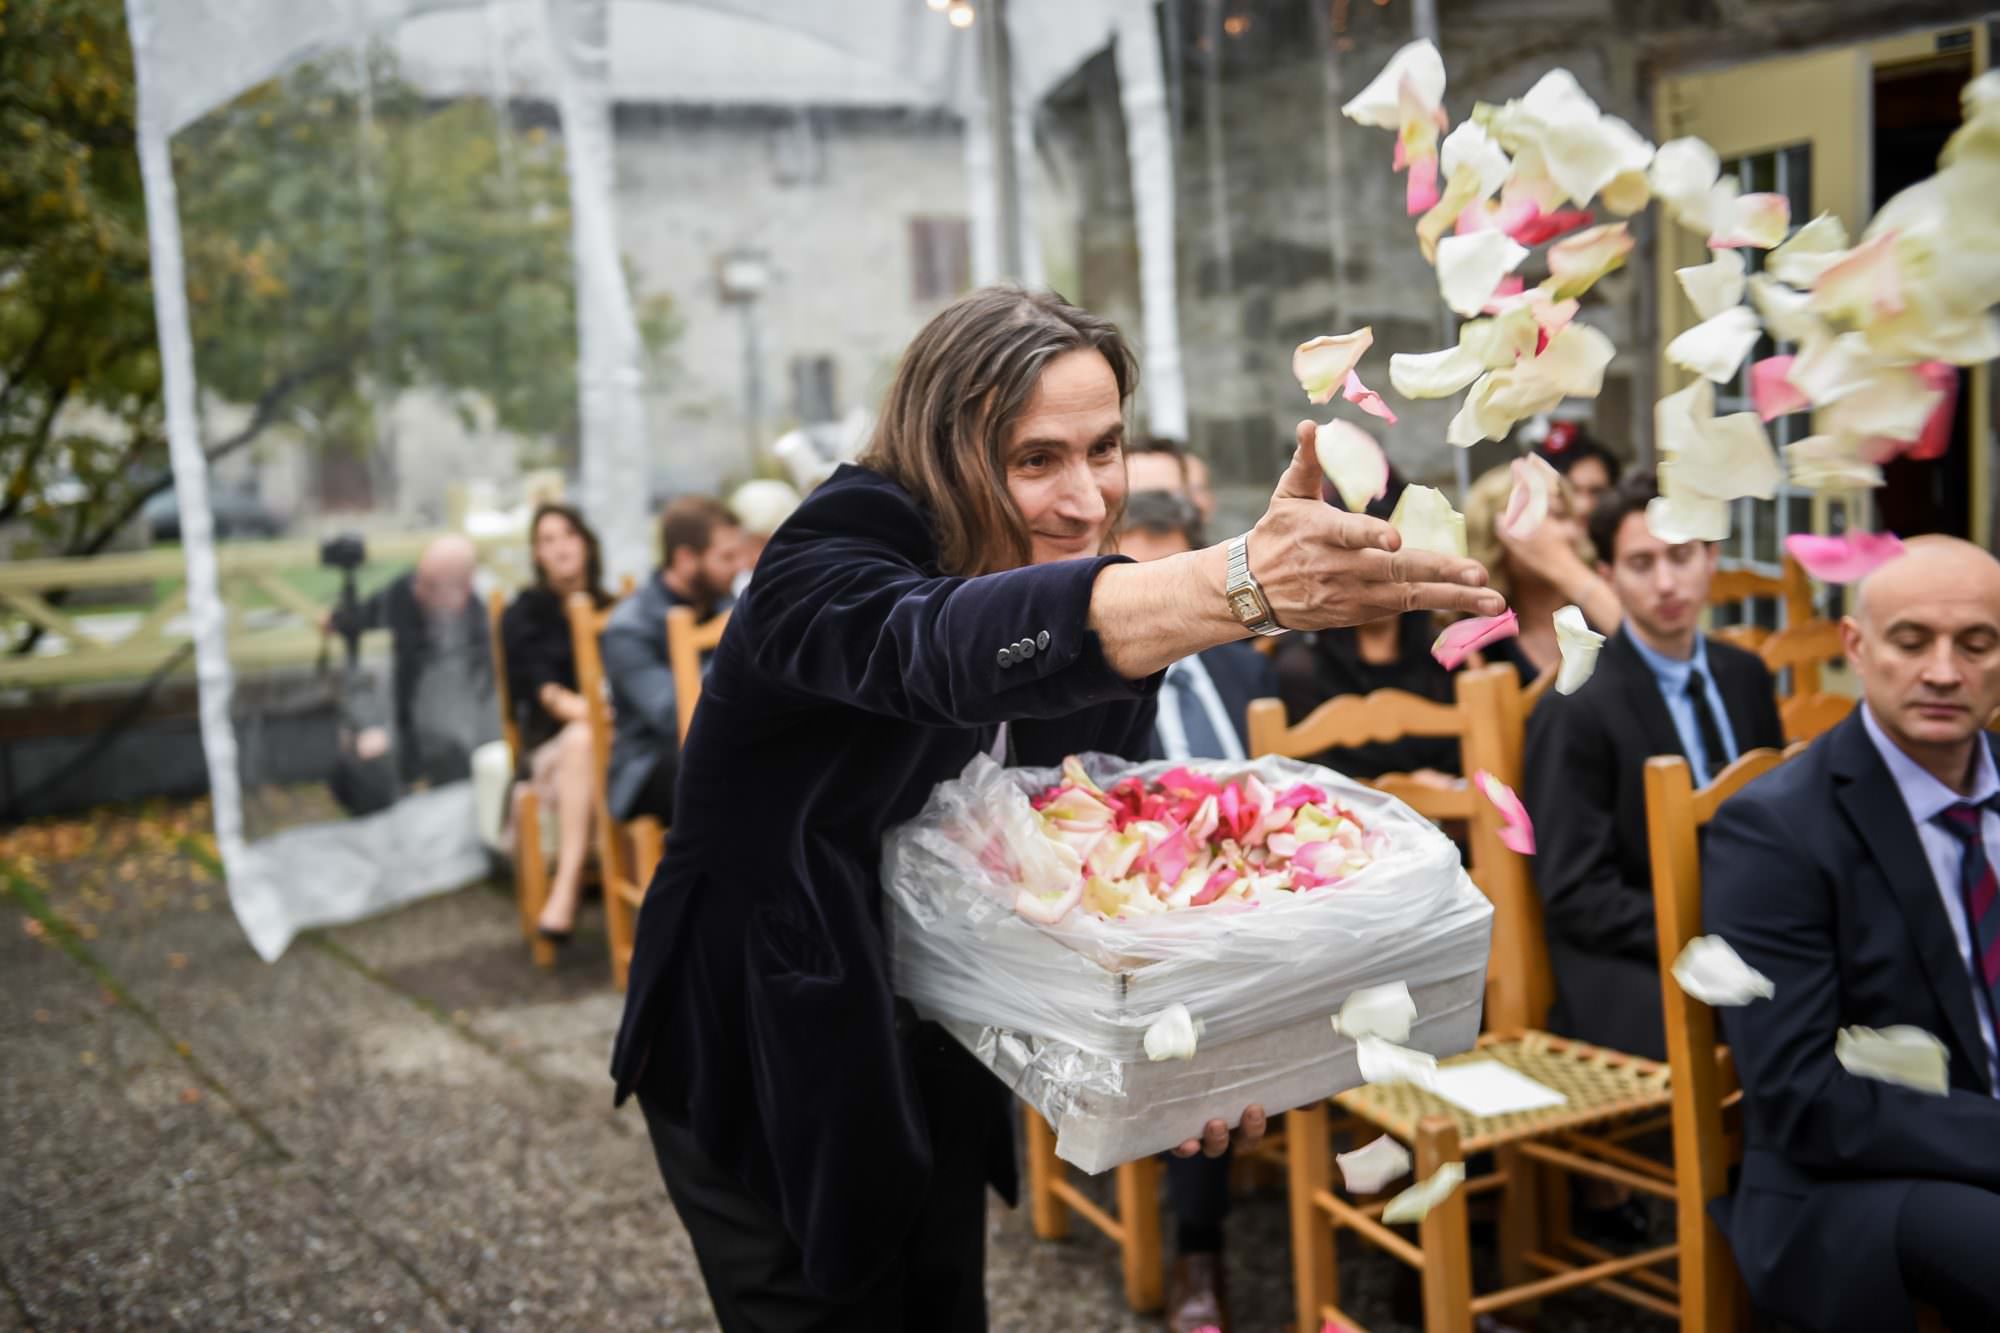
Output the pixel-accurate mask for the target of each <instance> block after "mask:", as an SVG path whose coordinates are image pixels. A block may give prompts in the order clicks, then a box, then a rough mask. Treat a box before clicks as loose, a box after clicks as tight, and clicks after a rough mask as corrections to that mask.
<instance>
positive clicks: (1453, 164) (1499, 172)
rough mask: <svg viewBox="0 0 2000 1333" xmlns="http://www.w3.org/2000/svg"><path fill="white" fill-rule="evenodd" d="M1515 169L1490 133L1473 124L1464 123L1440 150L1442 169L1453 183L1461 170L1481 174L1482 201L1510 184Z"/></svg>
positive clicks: (1447, 178) (1476, 123)
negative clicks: (1469, 169) (1453, 179)
mask: <svg viewBox="0 0 2000 1333" xmlns="http://www.w3.org/2000/svg"><path fill="white" fill-rule="evenodd" d="M1513 165H1514V164H1513V163H1512V162H1511V161H1509V160H1508V158H1507V153H1506V150H1505V149H1503V148H1501V147H1500V145H1499V144H1497V143H1494V142H1493V138H1492V136H1491V135H1489V134H1487V133H1486V127H1485V126H1483V125H1481V124H1480V123H1479V122H1477V121H1473V120H1467V121H1461V122H1460V123H1459V126H1458V128H1457V129H1455V130H1453V131H1452V132H1451V133H1450V134H1447V135H1445V136H1444V143H1443V144H1442V145H1440V146H1439V148H1438V169H1439V170H1440V171H1442V172H1443V173H1444V178H1445V179H1446V180H1450V179H1452V177H1454V176H1456V175H1457V174H1458V169H1459V168H1460V167H1471V168H1472V169H1473V170H1474V171H1475V172H1476V173H1477V174H1478V179H1479V193H1478V195H1477V197H1478V198H1480V199H1486V198H1490V197H1491V196H1492V194H1493V192H1494V191H1495V190H1498V189H1499V188H1500V187H1501V186H1502V185H1505V184H1506V183H1507V173H1508V171H1509V170H1511V169H1512V167H1513Z"/></svg>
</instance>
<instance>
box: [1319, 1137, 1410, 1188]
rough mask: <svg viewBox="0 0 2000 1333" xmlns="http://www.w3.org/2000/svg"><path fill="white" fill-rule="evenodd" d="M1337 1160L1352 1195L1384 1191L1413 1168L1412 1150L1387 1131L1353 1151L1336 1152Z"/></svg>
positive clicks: (1342, 1177) (1342, 1178) (1342, 1176)
mask: <svg viewBox="0 0 2000 1333" xmlns="http://www.w3.org/2000/svg"><path fill="white" fill-rule="evenodd" d="M1333 1160H1334V1164H1335V1165H1336V1166H1338V1167H1339V1168H1340V1178H1341V1180H1342V1181H1344V1182H1345V1183H1346V1185H1347V1192H1348V1193H1349V1194H1380V1193H1381V1192H1382V1191H1383V1190H1384V1189H1385V1188H1387V1187H1388V1184H1389V1182H1390V1181H1392V1180H1394V1179H1396V1178H1397V1177H1398V1176H1400V1175H1403V1174H1404V1173H1405V1172H1407V1171H1408V1170H1409V1169H1410V1154H1409V1150H1408V1149H1406V1148H1404V1147H1403V1145H1402V1144H1400V1143H1398V1142H1396V1141H1395V1140H1394V1139H1392V1138H1390V1137H1389V1136H1388V1135H1387V1134H1384V1135H1383V1136H1382V1137H1381V1138H1379V1139H1376V1140H1375V1141H1374V1142H1373V1143H1370V1144H1368V1145H1367V1146H1366V1147H1361V1148H1356V1149H1355V1150H1354V1151H1353V1152H1342V1153H1335V1154H1334V1155H1333Z"/></svg>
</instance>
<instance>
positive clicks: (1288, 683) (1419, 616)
mask: <svg viewBox="0 0 2000 1333" xmlns="http://www.w3.org/2000/svg"><path fill="white" fill-rule="evenodd" d="M1406 484H1407V483H1406V482H1405V480H1404V478H1403V475H1402V474H1401V473H1399V472H1397V471H1396V470H1395V469H1394V468H1393V467H1392V468H1390V469H1389V484H1388V488H1387V489H1386V490H1385V491H1384V492H1383V493H1382V497H1381V498H1380V499H1379V500H1376V501H1374V502H1373V503H1371V504H1370V505H1369V506H1368V507H1367V509H1366V510H1365V511H1364V512H1365V513H1366V514H1367V515H1368V517H1370V518H1379V519H1383V520H1385V521H1386V520H1387V519H1388V517H1389V516H1390V515H1391V514H1393V513H1394V512H1395V511H1396V502H1397V501H1398V500H1400V499H1402V498H1403V487H1404V486H1405V485H1406ZM1326 494H1327V496H1328V499H1327V503H1328V504H1331V505H1333V506H1334V507H1335V508H1343V507H1344V506H1342V505H1341V504H1340V501H1339V498H1338V497H1337V496H1335V495H1334V494H1333V488H1332V487H1331V486H1328V487H1327V488H1326ZM1442 627H1443V622H1442V621H1440V620H1439V619H1438V618H1437V617H1436V616H1433V615H1431V614H1430V612H1428V611H1407V612H1405V613H1403V614H1402V615H1399V616H1390V617H1388V618H1386V619H1383V620H1372V621H1370V622H1368V623H1367V624H1365V625H1357V626H1354V627H1353V628H1349V629H1331V630H1320V631H1318V632H1316V633H1301V634H1288V635H1286V636H1285V637H1284V638H1282V639H1280V640H1279V641H1278V653H1277V658H1276V661H1275V665H1276V668H1277V676H1278V697H1279V698H1281V699H1283V700H1284V701H1285V713H1286V715H1287V716H1288V717H1290V718H1291V720H1292V721H1293V722H1295V723H1296V722H1299V721H1301V720H1303V719H1304V718H1305V716H1306V715H1307V714H1308V713H1310V712H1312V710H1313V709H1315V708H1317V707H1319V706H1320V705H1321V704H1323V703H1325V702H1326V701H1327V700H1329V699H1335V698H1338V697H1340V696H1341V695H1343V694H1368V693H1370V692H1372V691H1374V690H1404V691H1407V692H1408V693H1410V694H1415V695H1420V696H1422V697H1423V698H1426V699H1435V700H1437V701H1438V702H1439V703H1450V702H1451V701H1452V697H1453V687H1452V680H1451V676H1452V673H1451V672H1449V671H1447V670H1445V669H1444V667H1442V666H1440V665H1439V664H1438V660H1437V659H1436V658H1435V657H1432V656H1431V644H1432V643H1433V642H1435V641H1436V639H1437V636H1438V631H1439V630H1440V629H1441V628H1442ZM1312 762H1313V763H1315V764H1324V765H1326V766H1327V767H1328V768H1331V769H1333V770H1335V771H1336V772H1340V773H1345V774H1347V775H1348V776H1349V777H1356V778H1377V777H1380V776H1382V775H1383V774H1384V773H1407V774H1409V775H1410V776H1411V777H1413V778H1415V779H1417V780H1418V781H1420V782H1426V783H1430V784H1431V785H1434V786H1440V787H1443V786H1451V785H1453V783H1454V780H1455V778H1456V775H1457V774H1458V771H1459V765H1458V742H1457V741H1456V740H1455V739H1453V738H1452V737H1450V736H1405V737H1402V738H1401V739H1399V740H1393V741H1376V742H1373V743H1371V744H1368V745H1361V746H1355V747H1352V748H1341V747H1335V748H1333V749H1330V750H1326V751H1323V752H1321V753H1320V754H1316V755H1314V756H1313V757H1312Z"/></svg>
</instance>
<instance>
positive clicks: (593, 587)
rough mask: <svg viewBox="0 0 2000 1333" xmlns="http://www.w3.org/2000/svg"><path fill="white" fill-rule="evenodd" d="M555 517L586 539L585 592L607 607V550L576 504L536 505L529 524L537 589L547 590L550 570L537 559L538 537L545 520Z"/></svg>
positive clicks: (584, 548)
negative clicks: (605, 584) (543, 566)
mask: <svg viewBox="0 0 2000 1333" xmlns="http://www.w3.org/2000/svg"><path fill="white" fill-rule="evenodd" d="M551 514H553V515H554V516H555V517H557V518H559V519H561V520H562V521H563V522H565V523H567V524H569V525H570V527H572V528H574V529H576V535H577V536H579V537H581V538H583V550H584V560H583V590H584V591H585V592H587V593H589V594H590V600H591V601H593V602H595V603H597V604H598V605H599V606H603V605H604V603H605V602H607V601H609V600H610V597H609V595H608V594H607V593H606V592H605V591H604V550H603V548H602V547H601V546H599V545H598V542H597V534H596V533H595V532H593V531H591V527H590V524H588V523H586V522H584V521H583V511H581V510H579V509H577V508H576V507H575V506H573V505H566V504H561V503H558V502H557V501H554V500H544V501H542V503H540V504H538V505H536V506H535V516H534V517H533V518H532V519H530V520H529V521H528V563H529V564H531V565H533V566H534V567H535V586H536V587H537V588H541V589H544V590H547V589H548V587H549V575H548V571H547V570H545V569H543V568H542V562H541V561H539V560H537V559H535V554H534V552H535V534H536V533H538V532H540V531H541V530H542V520H543V519H545V518H547V517H549V516H550V515H551Z"/></svg>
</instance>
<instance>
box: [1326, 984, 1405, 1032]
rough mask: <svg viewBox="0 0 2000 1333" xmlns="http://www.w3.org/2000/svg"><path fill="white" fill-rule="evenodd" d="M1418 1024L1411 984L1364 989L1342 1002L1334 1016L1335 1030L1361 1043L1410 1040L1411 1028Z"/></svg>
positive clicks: (1367, 987)
mask: <svg viewBox="0 0 2000 1333" xmlns="http://www.w3.org/2000/svg"><path fill="white" fill-rule="evenodd" d="M1416 1021H1417V1002H1416V1001H1415V1000H1413V999H1411V998H1410V988H1409V986H1408V984H1407V983H1405V982H1401V981H1391V982H1388V983H1387V984H1385V985H1381V986H1363V987H1362V988H1361V989H1360V990H1358V991H1355V992H1354V993H1352V994H1351V995H1349V996H1348V997H1347V998H1346V999H1345V1000H1343V1001H1341V1005H1340V1012H1339V1013H1337V1014H1335V1015H1334V1016H1333V1030H1334V1031H1335V1032H1336V1033H1338V1034H1339V1035H1340V1036H1343V1037H1351V1038H1353V1039H1354V1040H1356V1041H1359V1040H1360V1039H1361V1038H1363V1037H1379V1038H1381V1039H1382V1040H1383V1041H1393V1042H1404V1041H1408V1040H1409V1039H1410V1025H1411V1024H1412V1023H1414V1022H1416Z"/></svg>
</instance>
